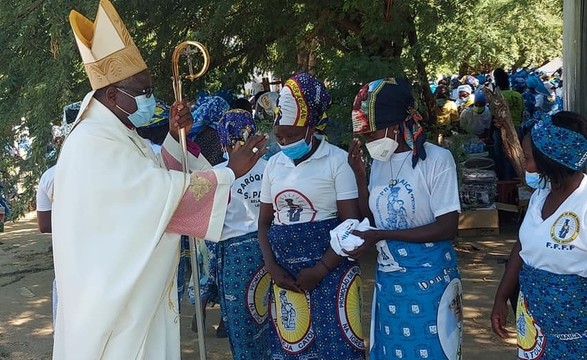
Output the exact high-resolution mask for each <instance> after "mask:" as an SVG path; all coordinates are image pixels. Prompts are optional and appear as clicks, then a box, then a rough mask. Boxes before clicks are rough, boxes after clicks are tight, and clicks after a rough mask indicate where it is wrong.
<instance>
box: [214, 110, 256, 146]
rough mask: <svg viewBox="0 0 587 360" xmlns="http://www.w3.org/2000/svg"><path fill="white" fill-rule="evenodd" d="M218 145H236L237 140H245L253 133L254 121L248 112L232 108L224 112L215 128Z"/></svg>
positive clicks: (254, 129)
mask: <svg viewBox="0 0 587 360" xmlns="http://www.w3.org/2000/svg"><path fill="white" fill-rule="evenodd" d="M216 131H217V132H218V139H219V140H220V145H222V146H224V147H228V146H233V145H236V143H237V141H243V142H244V141H246V140H247V139H248V138H249V137H250V136H252V135H254V134H255V131H256V128H255V121H254V120H253V115H251V113H250V112H248V111H246V110H242V109H233V110H230V111H228V112H226V113H225V114H224V115H223V116H222V118H221V119H220V121H219V122H218V126H217V128H216Z"/></svg>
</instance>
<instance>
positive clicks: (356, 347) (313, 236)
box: [259, 73, 365, 360]
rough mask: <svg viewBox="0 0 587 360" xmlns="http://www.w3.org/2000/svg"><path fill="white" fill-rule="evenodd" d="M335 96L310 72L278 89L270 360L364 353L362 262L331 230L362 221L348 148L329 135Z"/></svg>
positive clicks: (267, 204) (270, 232)
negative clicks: (336, 247)
mask: <svg viewBox="0 0 587 360" xmlns="http://www.w3.org/2000/svg"><path fill="white" fill-rule="evenodd" d="M329 105H330V95H329V94H328V91H327V90H326V87H325V86H324V84H323V83H322V82H321V81H319V80H317V79H315V78H314V77H312V76H311V75H309V74H305V73H302V74H298V75H295V76H293V77H292V78H290V79H289V80H288V81H287V82H286V83H285V86H284V88H283V89H282V90H281V92H280V97H279V99H278V103H277V107H278V115H277V117H276V119H275V122H274V126H273V131H274V133H275V138H276V140H277V142H278V144H279V146H280V148H281V152H279V153H277V154H275V155H273V156H272V157H271V158H270V159H269V162H268V164H267V167H266V169H265V173H264V175H263V187H262V189H261V209H260V213H259V242H260V245H261V250H262V252H263V258H264V260H265V268H266V269H267V271H268V272H269V274H270V275H271V279H272V287H271V291H270V296H269V303H270V316H271V319H272V325H273V326H270V328H269V336H270V342H271V353H272V358H273V359H284V360H285V359H292V360H293V359H345V360H355V359H356V360H359V359H364V358H365V351H364V343H363V339H362V327H361V298H360V289H361V275H360V269H359V267H358V266H357V265H356V264H355V263H354V262H351V261H349V260H348V259H346V258H343V257H341V256H338V255H336V253H334V251H333V250H332V248H331V247H330V233H329V231H330V230H332V229H334V228H335V227H336V226H337V225H338V224H339V223H340V222H341V221H343V220H346V219H349V218H354V219H357V218H358V215H359V214H358V208H357V187H356V183H355V181H354V177H353V173H352V170H351V169H350V167H349V165H348V163H347V161H346V158H347V153H346V152H345V151H344V150H342V149H340V148H338V147H336V146H333V145H331V144H329V143H328V142H327V141H326V140H325V139H322V140H320V139H318V137H316V136H314V132H315V131H316V130H319V131H322V130H323V127H324V125H326V121H327V118H326V117H325V114H324V111H325V110H326V109H327V107H328V106H329Z"/></svg>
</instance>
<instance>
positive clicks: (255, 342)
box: [211, 109, 270, 360]
mask: <svg viewBox="0 0 587 360" xmlns="http://www.w3.org/2000/svg"><path fill="white" fill-rule="evenodd" d="M255 130H256V129H255V122H254V120H253V116H252V114H251V113H250V112H248V111H245V110H240V109H235V110H230V111H228V112H226V113H225V114H224V115H223V116H222V118H221V119H220V121H219V122H218V124H217V127H216V131H217V133H218V139H219V141H220V145H221V146H222V149H223V151H224V152H225V157H226V158H228V157H229V156H230V155H229V154H228V152H227V151H228V150H227V149H231V148H232V147H233V146H235V145H236V144H237V143H238V142H240V143H241V144H244V142H245V141H246V139H247V138H248V137H249V136H251V135H253V134H255ZM257 151H259V150H257ZM261 151H262V150H261ZM227 164H228V161H225V162H223V163H220V164H218V165H216V166H215V168H223V167H226V165H227ZM266 164H267V160H265V159H259V160H258V161H257V164H255V166H253V168H252V169H251V170H250V171H249V172H248V173H247V174H245V175H243V176H241V177H240V178H238V179H236V180H235V182H234V183H233V185H232V189H231V191H230V203H229V204H228V207H227V209H226V217H225V220H224V227H223V228H222V234H221V236H220V242H218V243H217V244H216V246H215V247H214V248H213V251H214V252H215V253H214V254H213V255H215V256H212V257H211V261H213V260H214V261H216V263H215V264H211V267H212V265H214V268H215V269H216V274H215V275H216V281H217V285H218V293H219V294H218V298H219V301H220V310H221V312H222V319H223V320H224V326H225V327H226V332H227V334H228V339H229V341H230V348H231V351H232V356H233V358H234V359H239V360H263V359H269V358H270V357H269V355H270V351H269V341H268V336H267V327H268V326H267V325H268V322H267V313H268V306H267V296H268V294H269V275H268V274H267V271H266V270H265V268H264V267H263V265H264V264H263V255H262V254H261V249H260V248H259V240H258V236H257V226H258V219H259V206H260V197H261V180H262V179H263V171H264V170H265V166H266Z"/></svg>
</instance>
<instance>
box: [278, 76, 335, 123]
mask: <svg viewBox="0 0 587 360" xmlns="http://www.w3.org/2000/svg"><path fill="white" fill-rule="evenodd" d="M331 102H332V98H331V97H330V94H329V93H328V90H327V89H326V86H325V85H324V83H323V82H322V81H320V80H318V79H316V78H315V77H313V76H312V75H310V74H308V73H300V74H297V75H294V76H292V77H291V78H289V80H287V81H286V82H285V86H284V87H283V89H281V91H280V92H279V98H278V99H277V106H276V108H275V112H276V116H275V122H274V125H290V126H314V127H316V129H317V130H318V131H321V132H323V131H324V129H325V128H326V125H327V124H328V117H327V116H326V113H325V111H326V110H327V109H328V108H329V107H330V103H331Z"/></svg>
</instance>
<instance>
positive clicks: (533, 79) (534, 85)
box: [526, 74, 550, 96]
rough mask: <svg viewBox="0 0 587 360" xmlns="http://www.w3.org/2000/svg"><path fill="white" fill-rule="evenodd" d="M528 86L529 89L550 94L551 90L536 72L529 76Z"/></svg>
mask: <svg viewBox="0 0 587 360" xmlns="http://www.w3.org/2000/svg"><path fill="white" fill-rule="evenodd" d="M526 86H528V88H529V89H534V90H535V91H536V92H537V93H540V94H543V95H546V96H550V92H549V91H548V90H547V89H546V87H545V86H544V83H543V82H542V80H540V78H539V77H538V75H536V74H532V75H529V76H528V78H527V79H526Z"/></svg>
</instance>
